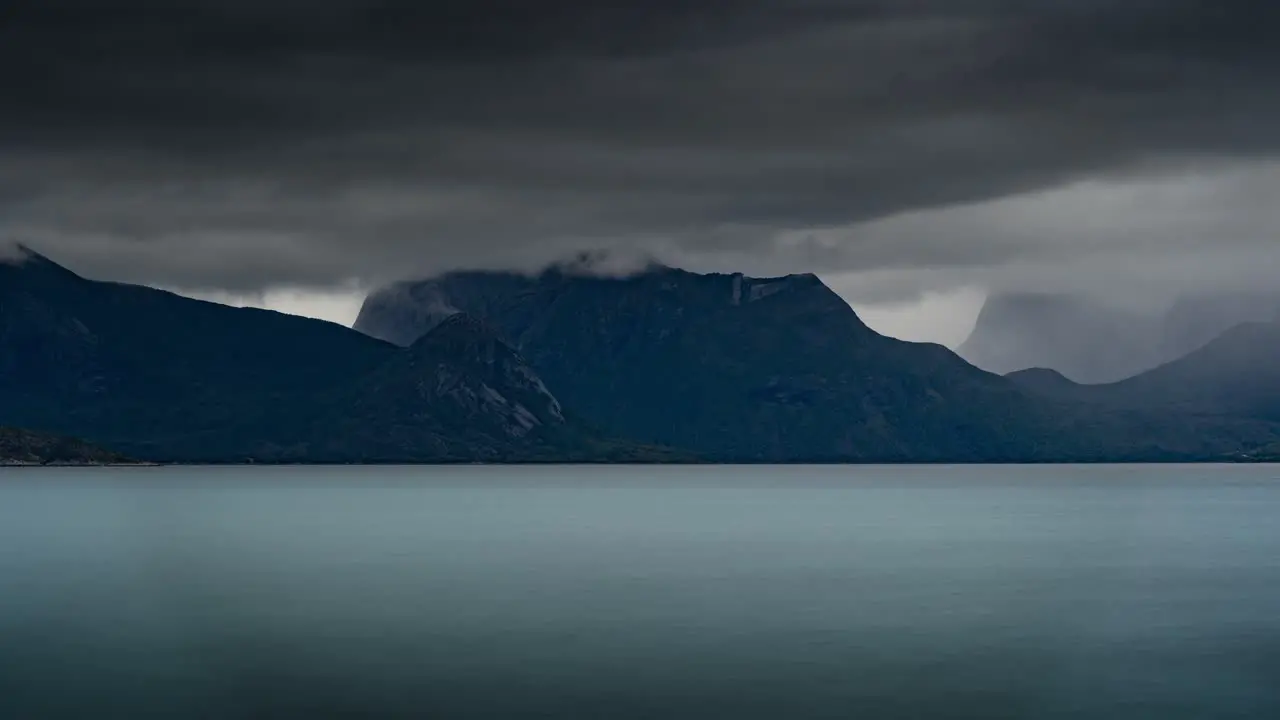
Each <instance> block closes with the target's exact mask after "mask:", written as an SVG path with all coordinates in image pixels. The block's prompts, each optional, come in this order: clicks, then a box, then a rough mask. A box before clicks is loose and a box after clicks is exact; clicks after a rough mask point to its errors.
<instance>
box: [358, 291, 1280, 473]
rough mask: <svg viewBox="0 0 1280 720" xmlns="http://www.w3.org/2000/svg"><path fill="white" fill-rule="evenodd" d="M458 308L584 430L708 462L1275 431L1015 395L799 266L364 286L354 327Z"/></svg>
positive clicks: (1003, 382) (406, 324)
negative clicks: (902, 336) (879, 324)
mask: <svg viewBox="0 0 1280 720" xmlns="http://www.w3.org/2000/svg"><path fill="white" fill-rule="evenodd" d="M458 312H464V313H469V314H473V315H476V316H479V317H483V318H485V319H486V320H488V321H489V322H490V323H492V324H493V326H494V327H495V328H496V330H497V331H498V332H499V333H500V334H501V336H502V337H503V338H504V339H506V340H507V341H508V342H509V343H511V344H512V346H513V347H516V348H518V349H519V350H520V352H521V353H522V354H523V355H524V356H525V357H527V358H528V359H529V362H530V364H531V365H532V366H533V367H534V368H535V369H536V370H537V371H538V372H540V373H541V374H542V376H543V377H544V378H545V379H546V380H547V382H548V383H549V384H550V386H551V387H552V388H554V389H555V392H556V393H557V394H558V395H559V397H560V398H561V399H562V400H564V401H565V403H566V404H567V405H568V406H570V407H574V408H576V409H577V410H578V411H579V412H581V413H582V415H583V416H584V417H586V418H588V419H590V420H591V421H592V422H594V423H597V424H599V426H600V427H603V428H605V429H607V430H609V431H610V432H614V433H617V434H619V435H622V436H625V437H630V438H636V439H640V440H643V441H645V442H652V443H657V444H661V445H666V446H674V447H682V448H689V449H693V450H696V451H697V452H700V453H702V454H704V455H705V456H706V457H709V458H712V459H716V460H724V461H769V462H794V461H864V462H866V461H890V462H897V461H965V462H977V461H1012V460H1019V461H1049V460H1053V461H1062V460H1102V459H1189V458H1204V457H1216V456H1220V455H1223V454H1229V453H1232V452H1236V451H1238V450H1239V449H1240V448H1241V447H1256V446H1257V445H1259V444H1261V443H1265V442H1267V441H1268V438H1272V437H1274V433H1275V429H1274V428H1273V427H1271V426H1270V425H1269V423H1268V422H1267V421H1265V420H1257V419H1254V418H1242V419H1237V418H1234V417H1221V416H1201V415H1198V414H1194V413H1188V414H1185V415H1181V414H1180V415H1170V414H1168V413H1164V412H1158V411H1152V412H1145V411H1144V409H1143V408H1129V407H1122V408H1117V409H1115V410H1112V409H1110V408H1106V407H1099V406H1097V405H1096V404H1093V403H1080V402H1077V401H1075V400H1074V399H1072V398H1069V397H1055V396H1047V395H1045V394H1042V393H1039V392H1032V391H1028V389H1027V388H1025V387H1023V386H1022V385H1021V384H1020V383H1018V382H1015V381H1012V380H1009V379H1006V378H1003V377H999V376H997V375H994V374H991V373H988V372H984V371H981V370H979V369H977V368H975V367H973V366H972V365H970V364H968V363H967V362H965V361H964V360H962V359H961V358H960V357H958V356H957V355H956V354H954V353H952V352H951V351H949V350H947V349H946V348H943V347H941V346H938V345H930V344H915V343H906V342H901V341H898V340H894V339H891V338H887V337H884V336H882V335H880V334H878V333H876V332H874V331H873V330H871V329H870V328H868V327H867V326H866V325H865V324H863V323H862V322H861V320H859V318H858V316H857V315H856V313H855V312H854V311H853V310H852V309H851V308H850V307H849V306H848V304H846V303H845V302H844V301H843V300H842V299H841V298H839V297H838V296H837V295H836V294H835V293H834V292H832V291H831V290H830V289H829V288H828V287H826V286H825V285H824V284H823V283H822V282H821V281H820V280H819V279H818V278H816V277H814V276H812V275H793V276H787V277H781V278H749V277H744V276H742V275H699V274H695V273H690V272H685V271H682V270H677V269H672V268H663V267H652V268H650V269H649V270H648V271H646V272H643V273H638V274H635V275H632V276H629V277H625V278H609V277H592V276H589V275H582V274H579V273H574V272H567V271H564V270H562V269H558V268H552V269H550V270H548V271H546V272H543V273H541V274H538V275H535V276H527V275H517V274H507V273H476V272H469V273H468V272H464V273H452V274H448V275H444V276H442V277H438V278H433V279H428V280H425V281H421V282H415V283H401V284H398V285H395V286H392V287H389V288H385V289H383V290H381V291H379V292H376V293H374V294H372V295H371V296H370V297H369V298H368V300H367V301H366V303H365V305H364V307H363V309H362V311H361V313H360V316H359V318H358V320H357V321H356V324H355V327H356V329H358V330H361V331H363V332H366V333H369V334H370V335H373V336H374V337H378V338H381V339H384V340H387V341H389V342H393V343H396V344H400V345H405V344H408V343H412V342H414V341H415V339H416V338H418V337H421V336H422V335H423V334H426V333H430V332H431V331H432V328H433V327H434V326H435V325H436V324H437V323H439V322H441V321H442V320H443V319H445V318H447V317H449V316H450V315H451V314H452V313H458Z"/></svg>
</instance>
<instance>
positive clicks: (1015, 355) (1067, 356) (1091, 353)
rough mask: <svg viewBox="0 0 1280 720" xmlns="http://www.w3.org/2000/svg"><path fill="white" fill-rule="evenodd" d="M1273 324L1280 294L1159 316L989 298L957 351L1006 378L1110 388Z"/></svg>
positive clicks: (1227, 296)
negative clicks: (1234, 334) (1022, 374)
mask: <svg viewBox="0 0 1280 720" xmlns="http://www.w3.org/2000/svg"><path fill="white" fill-rule="evenodd" d="M1277 319H1280V293H1258V292H1237V293H1219V294H1193V295H1187V296H1184V297H1180V298H1178V299H1177V300H1176V301H1175V302H1174V303H1173V304H1172V305H1171V306H1170V307H1168V308H1165V309H1163V310H1159V311H1142V310H1131V309H1125V308H1123V307H1119V306H1115V305H1108V304H1105V303H1101V302H1096V301H1091V300H1089V299H1088V298H1085V297H1081V296H1074V295H1069V294H1048V293H1005V294H997V295H994V296H992V297H991V298H989V299H988V300H987V302H986V304H985V305H984V306H983V308H982V311H981V312H980V313H979V316H978V320H977V323H976V325H975V327H974V329H973V332H972V334H971V335H970V336H969V338H968V339H967V340H966V341H965V342H964V343H963V344H962V345H961V346H960V347H959V348H958V349H957V352H959V354H960V355H961V356H962V357H964V358H965V359H966V360H968V361H969V362H971V363H973V364H974V365H977V366H978V367H981V368H983V369H985V370H989V371H991V372H995V373H999V374H1007V373H1010V372H1015V371H1019V370H1026V369H1031V368H1047V369H1052V370H1056V371H1058V372H1060V373H1062V374H1063V375H1064V376H1066V377H1068V378H1070V379H1071V380H1073V381H1075V382H1080V383H1088V384H1100V383H1112V382H1117V381H1120V380H1124V379H1126V378H1130V377H1133V376H1135V375H1138V374H1139V373H1142V372H1145V371H1147V370H1151V369H1153V368H1155V367H1158V366H1160V365H1163V364H1165V363H1168V362H1172V361H1174V360H1177V359H1178V358H1181V357H1183V356H1184V355H1186V354H1188V353H1190V352H1193V351H1195V350H1197V349H1198V348H1201V347H1203V346H1204V345H1205V344H1206V343H1208V342H1210V341H1211V340H1213V339H1214V338H1216V337H1217V336H1219V335H1221V334H1222V333H1224V332H1226V331H1227V330H1229V329H1231V328H1233V327H1235V326H1237V325H1240V324H1243V323H1250V322H1264V323H1265V322H1273V321H1275V320H1277Z"/></svg>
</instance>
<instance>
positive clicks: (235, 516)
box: [0, 466, 1280, 719]
mask: <svg viewBox="0 0 1280 720" xmlns="http://www.w3.org/2000/svg"><path fill="white" fill-rule="evenodd" d="M3 472H4V474H3V475H0V717H4V718H50V717H93V718H101V717H131V718H132V717H201V718H239V717H305V718H318V717H330V716H333V717H350V716H365V717H433V718H435V717H440V718H471V717H477V718H480V717H554V718H848V717H870V718H896V717H903V718H1002V717H1007V718H1162V719H1168V718H1275V717H1280V682H1277V679H1278V678H1280V468H1276V467H1269V466H1182V467H1163V466H1144V467H1139V466H1089V467H1062V466H1058V467H1052V466H1043V467H1015V466H1005V467H918V468H909V467H899V468H872V467H805V468H797V467H749V468H747V467H743V468H737V467H703V468H627V467H574V468H563V467H537V468H496V467H459V468H300V467H297V468H256V469H255V468H221V469H219V468H154V469H136V470H125V469H119V470H115V469H84V470H70V469H67V470H60V469H40V470H25V471H3Z"/></svg>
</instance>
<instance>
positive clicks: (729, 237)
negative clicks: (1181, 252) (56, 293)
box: [0, 0, 1280, 290]
mask: <svg viewBox="0 0 1280 720" xmlns="http://www.w3.org/2000/svg"><path fill="white" fill-rule="evenodd" d="M1276 37H1280V4H1277V3H1274V2H1270V1H1267V0H1252V1H1251V0H1217V1H1215V2H1209V1H1197V0H1163V1H1157V0H1132V1H1129V2H1123V3H1120V2H1100V1H1097V0H1025V1H1023V2H1017V1H1013V0H1003V1H1002V0H972V1H966V0H896V1H894V0H880V1H874V0H865V1H859V0H843V1H842V0H791V1H789V2H784V1H783V0H777V1H771V0H744V1H742V2H734V3H729V2H725V3H708V2H696V1H693V0H688V1H682V0H644V1H643V2H642V1H641V0H618V1H614V2H604V3H602V2H587V1H586V0H580V1H570V0H551V1H547V2H537V3H533V2H524V1H517V0H489V1H487V2H485V1H477V0H471V1H462V0H458V1H454V0H447V1H443V2H441V1H434V2H433V1H428V0H423V1H421V2H386V1H384V2H356V0H345V1H344V0H339V1H330V2H324V1H322V0H314V1H308V2H302V1H298V2H289V1H287V0H257V1H255V2H249V1H247V0H221V1H217V0H168V1H166V2H159V0H145V1H144V0H132V1H127V0H116V1H106V0H96V1H91V0H82V1H81V2H75V1H72V0H32V1H31V2H23V1H21V0H19V1H18V2H16V3H14V2H10V3H7V4H6V5H5V6H4V8H3V9H0V107H3V112H0V228H3V230H4V232H6V233H7V234H9V235H20V236H22V237H23V238H25V239H27V240H29V241H31V242H32V243H33V244H36V245H38V246H40V247H42V248H45V249H46V250H48V251H50V252H52V253H53V254H56V255H58V256H59V257H62V258H64V259H66V260H67V261H68V262H70V263H71V264H73V265H75V266H76V267H78V268H81V269H83V270H84V271H86V272H89V273H96V274H102V275H110V276H113V277H121V278H127V279H133V280H141V281H147V282H154V283H163V284H170V285H181V286H188V287H220V288H226V289H232V290H243V289H255V288H261V287H265V286H270V285H276V284H290V283H296V284H309V285H326V284H332V283H337V282H340V281H342V280H345V279H350V278H363V279H369V280H378V279H384V278H387V277H392V276H396V275H403V274H416V273H420V272H427V271H431V270H436V269H440V268H443V267H451V266H458V265H475V264H480V265H531V264H536V263H539V262H544V261H546V260H547V259H548V258H551V257H554V256H557V255H560V254H563V253H565V252H567V251H569V250H572V249H576V248H579V247H597V246H598V247H621V248H644V249H645V250H646V251H651V252H656V253H658V254H659V255H661V256H664V257H669V258H672V259H679V260H687V261H689V262H693V263H695V264H697V263H702V264H710V265H715V264H738V265H744V266H749V267H748V269H755V268H758V269H762V270H763V269H774V268H776V269H777V270H797V269H811V270H827V271H841V270H885V269H890V270H892V269H900V268H914V267H933V268H937V267H977V266H982V267H986V266H993V265H1000V264H1007V263H1011V262H1025V261H1028V260H1034V259H1035V258H1038V257H1046V258H1053V257H1055V256H1056V255H1061V254H1062V253H1064V252H1066V253H1070V252H1073V250H1072V246H1073V245H1076V244H1080V243H1084V244H1093V245H1097V244H1099V243H1101V244H1102V245H1104V246H1106V245H1117V246H1120V245H1123V244H1124V243H1126V242H1128V240H1127V239H1126V238H1128V237H1130V235H1131V234H1130V233H1128V232H1127V231H1125V229H1124V228H1120V227H1117V231H1116V232H1115V233H1114V237H1111V238H1106V239H1105V240H1098V239H1097V237H1096V235H1097V233H1096V232H1095V233H1094V234H1093V235H1091V236H1090V237H1087V238H1084V239H1083V240H1073V237H1072V236H1073V233H1072V232H1070V228H1066V229H1065V230H1063V231H1061V232H1050V233H1043V235H1044V237H998V238H997V237H985V236H984V232H985V227H984V226H981V225H980V224H979V225H975V226H974V228H976V230H977V231H975V232H970V233H964V232H956V233H951V234H948V233H946V232H944V231H945V229H946V228H945V225H946V224H947V223H948V222H950V217H949V216H945V215H944V216H940V217H939V218H938V220H937V223H935V225H934V226H931V227H928V228H925V227H920V226H919V223H918V222H916V223H914V224H913V223H911V222H909V223H907V226H906V227H907V228H908V229H909V230H911V232H907V231H905V230H901V229H899V230H896V231H886V230H885V229H884V228H882V227H879V225H877V224H876V223H874V222H873V223H872V225H871V226H870V227H869V228H868V229H867V230H866V231H865V232H861V231H858V229H857V228H855V229H854V230H853V231H851V232H849V233H845V234H843V235H841V234H840V233H831V232H828V231H826V230H824V228H829V227H833V226H846V225H849V224H851V223H861V222H866V221H875V220H877V219H879V218H883V217H885V216H886V215H890V214H893V213H903V212H915V211H924V212H925V216H926V217H930V215H929V213H935V214H936V212H937V211H936V208H939V207H945V206H948V205H950V204H954V203H963V202H975V201H983V200H989V199H995V198H1000V197H1004V196H1008V195H1011V194H1017V193H1026V192H1031V191H1035V190H1038V189H1042V188H1046V187H1050V186H1054V185H1057V184H1060V183H1064V182H1068V181H1071V180H1074V179H1078V178H1085V177H1099V176H1110V177H1123V176H1124V174H1126V173H1129V174H1133V173H1139V174H1141V173H1147V172H1157V171H1162V170H1161V169H1162V168H1163V169H1165V170H1167V168H1168V165H1167V163H1168V162H1170V161H1172V160H1177V159H1179V158H1181V162H1183V163H1184V167H1183V169H1184V170H1185V169H1186V168H1190V169H1191V170H1192V171H1194V172H1197V173H1198V172H1202V171H1205V168H1208V167H1211V166H1214V164H1215V163H1221V162H1223V161H1230V160H1231V159H1232V158H1256V157H1266V156H1269V155H1271V154H1272V153H1274V152H1275V151H1276V150H1277V145H1280V133H1277V132H1276V131H1275V130H1274V128H1275V127H1276V123H1277V121H1280V90H1277V89H1276V88H1277V84H1276V80H1277V79H1280V43H1277V42H1275V38H1276ZM1210 161H1212V162H1210ZM1153 168H1154V169H1153ZM1264 204H1265V201H1264ZM1252 207H1253V206H1252V205H1249V206H1246V207H1243V208H1241V207H1237V206H1235V205H1232V207H1231V210H1232V212H1244V213H1249V212H1250V211H1251V208H1252ZM1071 221H1072V218H1065V219H1064V223H1066V224H1067V225H1070V223H1071ZM937 224H941V225H942V226H943V227H942V229H941V230H942V231H940V230H939V228H938V227H937ZM893 227H894V226H892V225H890V230H893ZM1095 230H1096V229H1095ZM824 233H826V235H825V236H824V235H823V234H824ZM1046 238H1048V239H1046ZM1141 240H1142V242H1143V243H1149V242H1150V239H1149V238H1147V237H1145V236H1144V237H1143V238H1141ZM1201 240H1204V238H1201ZM1185 241H1186V238H1170V239H1169V240H1168V242H1171V243H1173V242H1180V243H1184V244H1185ZM1218 242H1219V244H1220V243H1221V242H1222V240H1220V239H1219V240H1218ZM1230 242H1233V243H1235V244H1236V245H1238V246H1240V247H1241V248H1245V247H1246V246H1248V247H1263V246H1267V245H1270V246H1274V245H1275V238H1274V235H1268V234H1267V233H1264V232H1262V231H1261V230H1259V231H1258V232H1240V233H1237V234H1236V235H1233V236H1232V239H1230ZM1192 244H1194V243H1192ZM1104 249H1105V248H1104ZM1131 249H1132V248H1126V251H1128V250H1131Z"/></svg>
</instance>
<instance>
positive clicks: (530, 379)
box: [0, 248, 647, 462]
mask: <svg viewBox="0 0 1280 720" xmlns="http://www.w3.org/2000/svg"><path fill="white" fill-rule="evenodd" d="M20 252H21V257H20V258H18V259H17V260H16V261H11V262H5V263H0V425H11V426H21V427H27V428H32V429H38V430H43V431H48V432H55V433H59V434H64V435H70V436H75V437H81V438H87V439H90V440H92V441H94V442H97V443H100V444H102V445H104V446H106V447H109V448H112V449H114V450H117V451H119V452H123V453H125V454H128V455H130V456H133V457H138V458H143V459H147V460H156V461H180V462H237V461H254V462H288V461H308V462H391V461H397V462H419V461H424V462H425V461H432V462H450V461H477V460H486V461H517V460H538V459H544V458H556V459H597V458H605V459H612V458H615V457H616V458H620V459H628V458H631V457H633V454H632V453H635V454H637V455H638V456H640V457H647V456H646V455H645V452H646V450H645V449H644V448H640V447H634V446H632V445H630V444H627V443H616V442H613V441H610V440H608V439H607V438H604V437H603V436H602V435H600V434H599V433H598V432H596V431H595V430H593V429H591V428H589V427H587V426H586V425H585V424H583V423H581V422H579V421H578V420H575V419H574V418H572V417H571V416H568V415H567V414H565V413H564V412H562V410H561V408H560V404H559V401H558V400H557V399H556V398H555V397H554V396H553V395H552V394H551V392H550V391H549V390H548V389H547V388H546V386H545V384H543V382H542V381H541V379H540V378H539V377H538V375H537V374H536V373H535V372H533V371H532V370H531V369H530V368H529V366H528V365H527V364H526V363H525V362H524V360H523V358H521V357H520V355H519V354H518V353H516V352H514V351H513V350H512V349H511V348H510V347H508V346H506V345H505V344H504V343H502V342H501V341H500V340H498V339H497V338H496V336H495V335H494V334H493V333H492V332H491V331H490V330H489V329H488V328H487V327H486V326H485V325H484V323H482V322H480V321H478V320H475V319H468V318H466V317H463V316H459V317H455V318H451V320H450V322H447V323H442V324H441V325H440V326H439V327H437V328H435V329H434V332H432V333H430V334H429V335H428V336H426V337H423V338H421V339H420V340H419V341H418V342H415V343H414V344H413V345H412V346H411V347H407V348H401V347H397V346H395V345H392V344H390V343H386V342H383V341H380V340H376V339H374V338H371V337H369V336H367V335H364V334H362V333H359V332H356V331H354V330H351V329H349V328H345V327H342V326H339V325H335V324H332V323H328V322H323V321H319V320H311V319H307V318H301V317H296V316H292V315H285V314H281V313H276V312H272V311H267V310H258V309H252V308H233V307H228V306H225V305H219V304H216V303H210V302H203V301H199V300H193V299H189V298H186V297H182V296H179V295H175V294H172V293H168V292H164V291H161V290H156V289H152V288H148V287H141V286H135V285H122V284H116V283H109V282H99V281H93V280H88V279H85V278H82V277H80V276H78V275H76V274H75V273H72V272H71V271H69V270H67V269H65V268H63V267H61V266H59V265H57V264H55V263H53V262H52V261H50V260H49V259H47V258H45V257H43V256H41V255H38V254H36V253H34V252H32V251H30V250H29V249H25V248H23V249H21V250H20Z"/></svg>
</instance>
